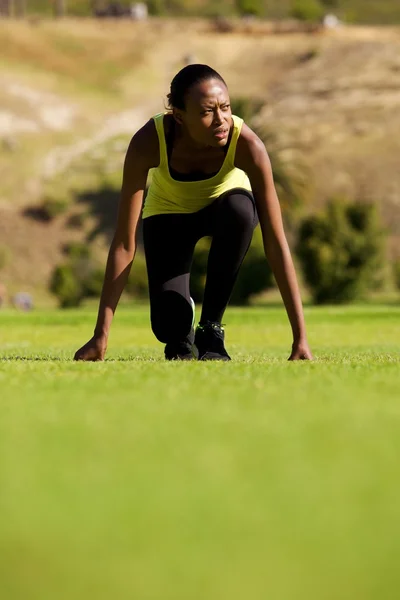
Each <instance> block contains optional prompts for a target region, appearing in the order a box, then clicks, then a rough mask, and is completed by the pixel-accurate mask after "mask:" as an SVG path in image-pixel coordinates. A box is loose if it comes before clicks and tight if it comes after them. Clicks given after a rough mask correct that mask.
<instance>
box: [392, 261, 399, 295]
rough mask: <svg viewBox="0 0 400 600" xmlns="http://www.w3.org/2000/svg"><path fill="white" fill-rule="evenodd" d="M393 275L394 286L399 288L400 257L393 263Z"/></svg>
mask: <svg viewBox="0 0 400 600" xmlns="http://www.w3.org/2000/svg"><path fill="white" fill-rule="evenodd" d="M393 276H394V283H395V285H396V287H397V288H398V289H399V290H400V258H398V259H397V260H395V261H394V263H393Z"/></svg>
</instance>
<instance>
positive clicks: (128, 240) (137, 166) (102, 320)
mask: <svg viewBox="0 0 400 600" xmlns="http://www.w3.org/2000/svg"><path fill="white" fill-rule="evenodd" d="M150 127H154V126H153V125H152V124H150V125H149V124H146V125H145V126H144V127H143V128H142V129H141V130H140V131H139V132H138V133H137V134H136V135H135V136H134V137H133V138H132V140H131V143H130V145H129V148H128V151H127V154H126V157H125V163H124V170H123V179H122V188H121V196H120V203H119V209H118V219H117V226H116V230H115V233H114V237H113V240H112V242H111V246H110V250H109V254H108V259H107V266H106V271H105V276H104V283H103V289H102V292H101V297H100V304H99V311H98V316H97V322H96V326H95V330H94V336H93V337H92V338H91V339H90V340H89V342H87V343H86V344H85V345H84V346H82V348H80V349H79V350H78V351H77V352H76V354H75V357H74V359H75V360H92V361H93V360H104V356H105V353H106V349H107V341H108V335H109V331H110V326H111V322H112V319H113V317H114V313H115V310H116V308H117V305H118V302H119V299H120V297H121V294H122V292H123V290H124V287H125V285H126V282H127V280H128V276H129V273H130V270H131V266H132V262H133V259H134V256H135V252H136V233H137V226H138V222H139V217H140V213H141V209H142V203H143V193H144V190H145V187H146V181H147V176H148V171H149V168H151V167H152V166H156V165H157V161H154V160H152V155H153V154H154V152H152V149H151V141H152V140H151V139H150V144H149V140H148V139H147V137H148V134H149V128H150ZM150 133H151V131H150Z"/></svg>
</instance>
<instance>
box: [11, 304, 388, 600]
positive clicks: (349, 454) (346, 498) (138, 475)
mask: <svg viewBox="0 0 400 600" xmlns="http://www.w3.org/2000/svg"><path fill="white" fill-rule="evenodd" d="M306 317H307V322H308V329H309V338H310V344H311V346H312V349H313V351H314V353H315V355H316V361H315V362H313V363H304V362H301V363H288V362H287V361H286V358H287V356H288V355H289V346H290V332H289V327H288V325H287V322H286V317H285V313H284V311H283V309H282V308H281V307H266V308H252V309H247V310H243V309H234V308H231V309H229V310H228V312H227V315H226V323H227V327H226V332H227V348H228V350H229V351H230V352H231V354H232V356H233V359H234V360H233V361H232V362H231V363H228V364H221V363H204V364H203V363H200V362H196V363H165V362H164V361H163V358H162V346H161V345H160V344H158V343H157V342H156V341H155V340H154V338H153V337H152V334H151V331H150V330H149V326H148V310H147V308H146V307H134V308H132V309H131V310H130V309H128V308H127V307H123V308H122V309H121V310H120V311H119V313H118V314H117V317H116V320H115V323H114V326H113V329H112V335H111V338H110V345H109V354H108V360H106V361H105V362H104V363H95V364H84V363H74V362H72V360H71V359H72V356H73V352H74V350H76V349H77V347H78V346H79V345H81V344H82V343H83V342H85V341H87V339H88V338H89V337H90V334H91V331H92V329H93V325H94V313H93V311H92V310H87V309H85V310H82V311H69V312H57V311H54V312H40V311H38V312H34V313H31V314H16V313H11V312H4V311H3V312H2V313H0V332H1V333H0V397H1V400H0V411H1V412H0V597H1V598H2V600H14V599H15V600H67V599H68V600H81V599H85V600H86V599H89V598H90V599H91V598H96V600H106V599H107V600H109V599H111V598H115V599H118V600H128V599H129V600H132V599H134V600H150V599H151V600H153V599H154V600H228V599H229V600H244V599H246V600H247V599H249V600H259V599H260V600H265V599H268V600H292V599H293V600H294V599H296V600H303V599H304V600H314V599H315V600H386V599H395V598H397V597H398V590H399V586H400V574H399V570H398V557H399V554H400V483H399V478H398V458H399V454H400V435H399V425H400V404H399V396H400V393H399V391H400V377H399V375H400V341H399V320H400V307H385V306H365V307H351V308H348V307H346V308H341V307H340V308H339V307H329V308H307V309H306ZM396 473H397V475H396Z"/></svg>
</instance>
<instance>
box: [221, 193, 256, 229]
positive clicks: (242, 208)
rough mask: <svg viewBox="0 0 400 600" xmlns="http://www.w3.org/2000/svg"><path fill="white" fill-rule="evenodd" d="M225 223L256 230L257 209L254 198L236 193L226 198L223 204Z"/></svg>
mask: <svg viewBox="0 0 400 600" xmlns="http://www.w3.org/2000/svg"><path fill="white" fill-rule="evenodd" d="M221 211H222V213H223V218H224V223H227V222H230V223H231V224H235V225H239V226H240V227H242V228H252V229H253V228H254V226H255V224H256V209H255V203H254V200H253V198H252V197H251V196H250V195H248V194H245V193H240V192H234V193H230V194H227V195H226V196H224V198H223V199H222V202H221Z"/></svg>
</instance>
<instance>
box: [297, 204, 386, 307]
mask: <svg viewBox="0 0 400 600" xmlns="http://www.w3.org/2000/svg"><path fill="white" fill-rule="evenodd" d="M383 248H384V233H383V230H382V227H381V225H380V221H379V218H378V214H377V211H376V207H375V206H374V205H372V204H365V203H359V202H355V203H348V202H342V201H340V200H333V201H331V202H330V203H329V204H328V205H327V207H326V209H325V211H324V213H322V214H320V215H318V216H312V217H309V218H307V219H305V220H304V221H303V223H302V225H301V227H300V230H299V238H298V243H297V248H296V251H297V254H298V257H299V259H300V261H301V264H302V268H303V273H304V277H305V280H306V282H307V284H308V285H309V287H310V290H311V293H312V295H313V299H314V301H315V302H316V303H318V304H322V303H328V302H332V303H344V302H350V301H353V300H356V299H358V298H360V297H362V296H363V294H364V293H365V292H366V291H367V290H369V289H372V288H373V287H376V286H377V283H379V282H378V281H377V275H378V274H379V271H380V270H381V269H380V267H381V260H382V256H383Z"/></svg>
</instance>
